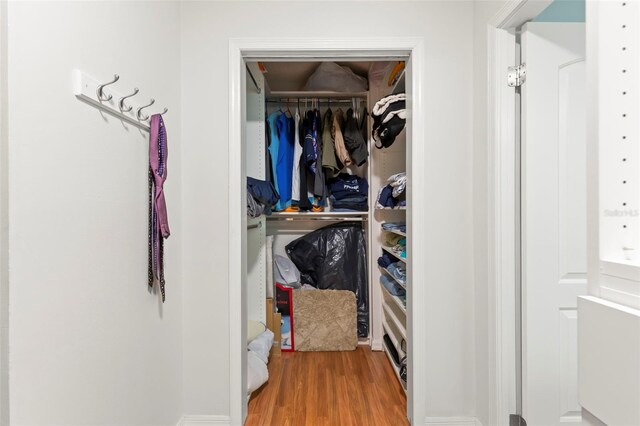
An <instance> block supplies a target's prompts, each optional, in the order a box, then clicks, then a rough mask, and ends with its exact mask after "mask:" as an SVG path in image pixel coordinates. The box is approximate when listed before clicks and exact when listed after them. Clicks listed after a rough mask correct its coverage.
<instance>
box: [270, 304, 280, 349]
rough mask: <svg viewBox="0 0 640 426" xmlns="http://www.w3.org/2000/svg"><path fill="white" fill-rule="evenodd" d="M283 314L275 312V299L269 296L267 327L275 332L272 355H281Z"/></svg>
mask: <svg viewBox="0 0 640 426" xmlns="http://www.w3.org/2000/svg"><path fill="white" fill-rule="evenodd" d="M281 320H282V316H281V315H280V314H279V313H275V310H274V308H273V299H272V298H271V297H268V298H267V328H268V329H269V330H271V331H272V332H273V335H274V337H273V346H272V347H271V351H270V352H269V354H270V356H279V355H280V352H281V351H280V340H281V339H282V323H281Z"/></svg>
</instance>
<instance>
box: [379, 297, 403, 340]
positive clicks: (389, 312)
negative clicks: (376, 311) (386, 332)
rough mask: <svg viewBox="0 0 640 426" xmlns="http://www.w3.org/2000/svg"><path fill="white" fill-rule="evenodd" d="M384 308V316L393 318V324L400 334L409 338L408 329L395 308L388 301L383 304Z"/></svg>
mask: <svg viewBox="0 0 640 426" xmlns="http://www.w3.org/2000/svg"><path fill="white" fill-rule="evenodd" d="M382 309H383V310H384V317H385V318H387V319H389V320H391V323H392V324H393V326H394V327H395V328H396V329H397V330H398V331H399V332H400V335H401V336H402V338H403V339H404V340H407V331H406V328H405V326H404V324H403V323H402V321H401V320H400V319H399V318H398V316H397V315H396V314H395V313H394V312H393V310H392V309H391V308H390V307H389V305H387V304H386V303H383V304H382Z"/></svg>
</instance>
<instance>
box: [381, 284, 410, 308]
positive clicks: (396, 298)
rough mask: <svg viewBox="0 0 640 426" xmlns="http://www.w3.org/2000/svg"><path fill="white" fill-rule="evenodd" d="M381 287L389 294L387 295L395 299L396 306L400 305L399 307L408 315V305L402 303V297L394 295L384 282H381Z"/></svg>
mask: <svg viewBox="0 0 640 426" xmlns="http://www.w3.org/2000/svg"><path fill="white" fill-rule="evenodd" d="M380 287H382V291H384V292H385V293H386V294H387V296H389V298H390V299H392V300H393V302H394V303H395V304H396V306H398V308H400V310H402V313H403V314H405V315H406V314H407V307H406V306H405V305H404V303H402V299H400V297H398V296H394V295H393V294H391V293H389V290H387V288H386V287H385V286H383V285H382V284H380Z"/></svg>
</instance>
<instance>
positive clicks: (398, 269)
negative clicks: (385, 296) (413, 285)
mask: <svg viewBox="0 0 640 426" xmlns="http://www.w3.org/2000/svg"><path fill="white" fill-rule="evenodd" d="M385 269H386V270H387V272H388V273H389V274H390V275H391V276H392V277H393V278H395V279H396V281H398V282H400V283H402V284H405V285H406V283H407V266H406V265H405V264H404V262H395V263H391V264H390V265H389V266H387V267H386V268H385Z"/></svg>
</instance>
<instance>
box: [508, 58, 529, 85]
mask: <svg viewBox="0 0 640 426" xmlns="http://www.w3.org/2000/svg"><path fill="white" fill-rule="evenodd" d="M507 71H508V72H507V84H508V85H509V87H520V86H522V85H523V84H524V82H525V81H527V64H520V65H518V66H515V67H509V68H508V69H507Z"/></svg>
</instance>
